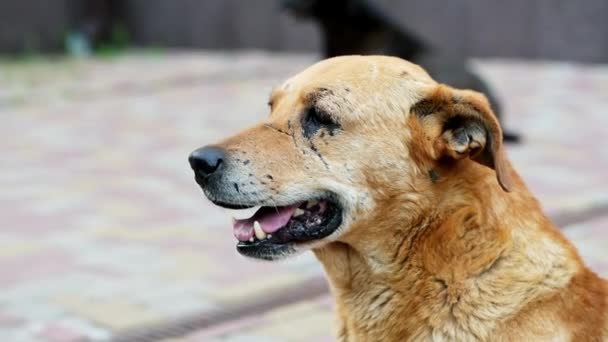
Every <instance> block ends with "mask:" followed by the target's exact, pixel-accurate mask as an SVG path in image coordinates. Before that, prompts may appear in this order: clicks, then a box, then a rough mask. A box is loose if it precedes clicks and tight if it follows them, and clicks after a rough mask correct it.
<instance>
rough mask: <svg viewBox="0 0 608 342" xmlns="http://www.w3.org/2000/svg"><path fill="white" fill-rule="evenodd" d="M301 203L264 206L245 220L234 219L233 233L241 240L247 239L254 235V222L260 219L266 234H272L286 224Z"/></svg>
mask: <svg viewBox="0 0 608 342" xmlns="http://www.w3.org/2000/svg"><path fill="white" fill-rule="evenodd" d="M299 206H300V204H294V205H291V206H287V207H276V208H275V207H262V208H261V209H260V210H258V211H257V212H256V213H255V215H253V216H252V217H250V218H248V219H245V220H234V223H233V227H232V228H233V233H234V237H236V238H237V239H238V240H239V241H247V240H249V239H251V238H252V237H253V235H254V231H253V223H254V222H255V221H258V222H259V223H260V226H261V227H262V230H263V231H264V233H266V234H271V233H274V232H276V231H277V230H279V229H280V228H281V227H283V226H285V225H286V224H287V222H289V219H290V218H291V216H292V215H293V212H294V211H295V210H296V208H298V207H299Z"/></svg>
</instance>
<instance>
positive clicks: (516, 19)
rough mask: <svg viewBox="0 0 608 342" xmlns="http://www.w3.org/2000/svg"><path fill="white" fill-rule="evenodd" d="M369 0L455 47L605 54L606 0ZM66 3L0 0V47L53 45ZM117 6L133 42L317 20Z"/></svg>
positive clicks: (226, 42)
mask: <svg viewBox="0 0 608 342" xmlns="http://www.w3.org/2000/svg"><path fill="white" fill-rule="evenodd" d="M79 1H85V0H79ZM327 1H331V0H327ZM372 1H374V2H376V3H378V4H380V5H381V6H383V7H384V8H387V9H391V10H390V15H391V16H392V17H393V18H394V19H395V20H398V21H399V22H400V23H401V24H403V25H404V26H407V27H409V28H412V29H414V30H415V31H417V32H418V33H420V34H422V35H423V36H424V37H426V38H427V39H428V40H430V41H431V42H433V43H434V44H435V45H437V46H440V47H441V48H443V49H444V50H446V51H447V52H448V53H451V54H453V55H470V56H483V57H488V56H492V57H494V56H497V57H520V58H545V59H568V60H577V61H584V62H608V38H607V37H608V0H578V1H572V0H509V1H505V0H451V1H445V0H402V1H399V0H372ZM51 4H52V5H51ZM71 7H73V4H72V5H70V1H68V0H54V1H52V2H51V1H36V0H2V1H0V51H15V50H19V49H23V48H24V47H28V48H30V49H31V48H32V46H34V47H36V46H38V47H39V48H40V49H42V50H47V49H52V48H60V47H61V38H62V34H63V33H64V32H65V30H66V27H67V26H69V23H73V22H74V18H73V16H74V14H73V12H74V11H73V8H71ZM124 7H125V9H126V10H125V12H126V18H125V19H126V20H127V24H128V25H127V26H128V27H129V29H130V30H131V36H132V40H133V42H134V43H136V44H138V45H147V46H157V47H163V46H166V47H195V48H206V49H234V48H259V49H270V50H308V51H310V50H316V49H318V47H319V46H320V37H319V33H318V31H317V29H316V27H315V26H314V25H312V24H311V23H308V22H301V21H297V20H294V19H292V18H290V17H288V16H287V15H286V14H285V13H281V11H280V9H279V4H278V0H172V1H169V0H124ZM32 37H33V38H32Z"/></svg>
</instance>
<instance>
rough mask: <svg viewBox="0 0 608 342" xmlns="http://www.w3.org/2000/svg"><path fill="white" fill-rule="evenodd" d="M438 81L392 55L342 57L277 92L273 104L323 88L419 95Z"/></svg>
mask: <svg viewBox="0 0 608 342" xmlns="http://www.w3.org/2000/svg"><path fill="white" fill-rule="evenodd" d="M429 84H436V82H435V81H434V80H433V79H432V78H431V77H430V76H429V75H428V74H427V73H426V71H425V70H424V69H422V68H421V67H420V66H418V65H416V64H414V63H410V62H408V61H406V60H403V59H400V58H397V57H389V56H340V57H334V58H330V59H326V60H323V61H320V62H318V63H315V64H313V65H311V66H310V67H308V68H306V69H304V70H303V71H301V72H300V73H298V74H296V75H294V76H292V77H291V78H289V79H287V80H286V81H285V82H283V83H282V84H281V85H279V86H278V87H275V88H274V89H273V92H272V94H271V102H273V100H278V99H279V98H282V97H283V96H284V95H287V97H292V96H293V98H294V99H303V98H305V97H306V96H307V95H309V94H311V93H314V92H316V91H318V90H319V89H324V90H330V91H335V92H337V94H339V93H342V92H343V91H344V90H345V91H347V92H351V91H352V92H353V93H355V94H362V95H365V96H361V97H362V98H365V97H367V96H368V95H369V94H370V93H383V94H385V95H388V94H389V93H395V91H394V90H398V91H400V92H401V95H402V96H407V97H411V96H415V94H417V93H421V92H422V91H423V89H425V88H426V87H427V86H428V85H429Z"/></svg>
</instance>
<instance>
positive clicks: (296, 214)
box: [293, 208, 305, 217]
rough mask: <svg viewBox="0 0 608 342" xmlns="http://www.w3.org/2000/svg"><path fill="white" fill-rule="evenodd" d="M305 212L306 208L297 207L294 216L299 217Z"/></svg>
mask: <svg viewBox="0 0 608 342" xmlns="http://www.w3.org/2000/svg"><path fill="white" fill-rule="evenodd" d="M304 213H305V211H304V210H302V209H300V208H297V209H296V211H295V212H294V213H293V217H298V216H301V215H304Z"/></svg>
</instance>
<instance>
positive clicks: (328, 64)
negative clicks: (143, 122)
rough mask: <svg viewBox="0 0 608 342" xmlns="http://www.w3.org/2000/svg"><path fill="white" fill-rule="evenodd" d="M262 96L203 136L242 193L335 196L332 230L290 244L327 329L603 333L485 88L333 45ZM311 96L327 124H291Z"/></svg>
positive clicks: (574, 336) (361, 335) (341, 333)
mask: <svg viewBox="0 0 608 342" xmlns="http://www.w3.org/2000/svg"><path fill="white" fill-rule="evenodd" d="M270 104H271V114H270V116H269V117H268V118H267V119H266V120H264V121H263V122H262V123H260V124H258V125H255V126H253V127H251V128H249V129H247V130H245V131H244V132H242V133H240V134H237V135H235V136H233V137H231V138H228V139H227V140H225V141H223V142H221V143H220V144H218V145H217V146H219V147H221V148H223V149H225V150H226V151H227V154H228V158H230V159H231V160H232V161H230V162H228V164H227V166H229V167H230V172H229V174H228V175H227V177H230V181H231V182H232V181H234V182H239V184H243V186H242V187H241V191H240V193H239V194H238V196H240V198H241V199H243V198H245V199H248V198H249V199H252V200H254V199H255V200H261V199H263V201H265V203H279V204H280V203H288V202H290V201H293V200H294V199H297V198H301V196H311V195H314V194H315V193H318V192H319V191H331V192H333V193H335V194H337V196H338V199H339V201H340V204H341V205H342V207H343V209H344V214H343V215H344V218H343V223H342V226H341V227H340V228H339V229H338V230H337V231H335V232H334V233H333V234H332V235H331V236H329V237H327V238H324V239H322V240H320V241H315V242H314V243H306V244H300V245H298V246H296V249H297V251H304V250H308V249H312V251H313V253H314V254H315V255H316V257H317V258H318V260H319V261H320V262H321V264H322V265H323V267H324V269H325V272H326V274H327V278H328V281H329V284H330V288H331V292H332V294H333V296H334V297H335V300H336V315H337V326H336V328H337V330H336V337H337V339H338V340H339V341H427V340H434V341H577V342H578V341H605V340H608V284H607V283H606V281H604V280H602V279H601V278H599V277H598V276H597V275H596V274H594V273H593V272H592V271H590V270H589V269H588V268H587V267H585V265H584V264H583V262H582V260H581V258H580V257H579V255H578V254H577V251H576V249H575V248H574V246H573V245H572V244H571V243H570V242H569V241H567V240H566V239H565V238H564V236H563V235H562V234H561V233H560V231H559V230H558V229H556V228H555V227H554V226H553V224H552V223H551V222H550V221H549V220H548V219H547V217H546V216H545V215H544V214H543V212H542V210H541V207H540V205H539V203H538V201H537V200H536V199H535V198H534V197H533V196H532V195H531V194H530V192H529V191H528V190H527V188H526V186H525V184H524V183H523V182H522V180H521V178H520V177H519V176H518V174H517V173H516V172H515V171H514V169H513V168H512V166H511V164H510V163H509V161H508V159H507V157H506V155H505V152H504V150H503V144H502V131H501V128H500V125H499V123H498V121H497V120H496V117H495V116H494V114H493V113H492V111H491V109H490V106H489V104H488V101H487V100H486V98H485V97H484V96H483V95H481V94H480V93H477V92H474V91H470V90H459V89H454V88H451V87H449V86H446V85H443V84H438V83H436V82H435V81H434V80H433V79H432V78H431V77H430V76H429V75H428V74H427V73H426V72H425V71H424V70H423V69H422V68H420V67H419V66H417V65H415V64H412V63H409V62H407V61H404V60H401V59H399V58H396V57H386V56H343V57H336V58H332V59H328V60H325V61H322V62H319V63H317V64H315V65H313V66H311V67H309V68H308V69H306V70H304V71H303V72H301V73H299V74H297V75H296V76H294V77H292V78H290V79H288V80H287V81H286V82H284V83H283V84H282V85H281V86H279V87H277V88H276V89H275V90H274V91H273V92H272V96H271V100H270ZM310 106H315V107H316V108H320V110H322V111H324V112H325V113H327V114H328V115H330V116H331V117H332V118H333V120H334V121H335V122H336V125H337V126H335V127H333V128H330V127H322V128H320V129H318V130H317V131H315V132H312V134H310V133H311V132H308V134H304V130H303V127H302V124H301V123H302V120H301V116H302V115H304V113H305V112H306V108H309V107H310ZM236 159H239V161H235V160H236ZM245 161H246V162H245ZM230 188H232V187H230ZM230 191H231V190H228V187H226V189H223V190H219V188H218V189H216V190H214V193H213V194H211V193H207V195H208V196H215V197H216V198H217V197H223V198H229V197H231V196H235V194H234V193H230ZM279 257H283V256H277V258H279Z"/></svg>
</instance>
